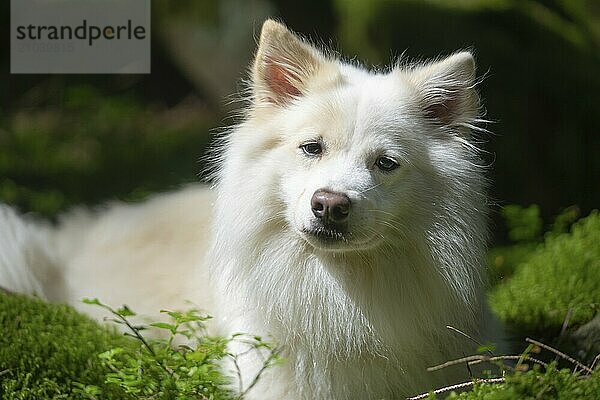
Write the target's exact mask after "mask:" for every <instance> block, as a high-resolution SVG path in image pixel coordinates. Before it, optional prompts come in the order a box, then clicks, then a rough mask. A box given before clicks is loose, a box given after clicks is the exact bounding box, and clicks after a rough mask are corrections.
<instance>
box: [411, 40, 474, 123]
mask: <svg viewBox="0 0 600 400" xmlns="http://www.w3.org/2000/svg"><path fill="white" fill-rule="evenodd" d="M411 80H412V82H413V83H414V85H415V87H416V88H417V91H418V92H419V93H420V95H421V102H422V104H421V106H422V109H423V112H424V114H425V117H426V118H429V119H431V120H433V121H434V122H436V123H438V124H441V125H450V126H465V125H470V124H471V123H472V122H473V120H474V119H475V118H476V117H477V114H478V110H479V97H478V95H477V92H476V91H475V89H474V85H475V60H474V59H473V55H472V54H471V53H469V52H466V51H465V52H460V53H456V54H453V55H451V56H449V57H447V58H445V59H443V60H442V61H438V62H435V63H432V64H428V65H424V66H420V67H418V68H416V69H414V70H413V71H412V72H411Z"/></svg>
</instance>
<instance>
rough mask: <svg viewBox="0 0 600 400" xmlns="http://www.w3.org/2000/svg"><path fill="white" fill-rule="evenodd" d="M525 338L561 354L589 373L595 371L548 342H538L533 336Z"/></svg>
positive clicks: (558, 354)
mask: <svg viewBox="0 0 600 400" xmlns="http://www.w3.org/2000/svg"><path fill="white" fill-rule="evenodd" d="M525 340H526V341H527V342H529V343H533V344H535V345H536V346H540V347H541V348H543V349H546V350H548V351H551V352H552V353H554V354H556V355H557V356H560V357H562V358H564V359H565V360H567V361H569V362H571V363H573V364H574V365H576V366H578V367H579V368H581V369H583V370H585V371H586V372H588V373H592V372H593V371H592V369H591V368H590V367H588V366H587V365H584V364H582V363H580V362H579V361H577V360H576V359H574V358H573V357H570V356H568V355H566V354H565V353H563V352H562V351H559V350H556V349H555V348H554V347H550V346H548V345H547V344H544V343H542V342H538V341H537V340H533V339H531V338H525Z"/></svg>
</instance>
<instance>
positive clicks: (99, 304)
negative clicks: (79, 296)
mask: <svg viewBox="0 0 600 400" xmlns="http://www.w3.org/2000/svg"><path fill="white" fill-rule="evenodd" d="M81 301H82V302H83V303H85V304H91V305H96V306H103V305H104V304H102V303H100V300H98V299H97V298H95V299H88V298H85V299H83V300H81Z"/></svg>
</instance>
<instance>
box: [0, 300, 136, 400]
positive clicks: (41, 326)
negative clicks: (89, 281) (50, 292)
mask: <svg viewBox="0 0 600 400" xmlns="http://www.w3.org/2000/svg"><path fill="white" fill-rule="evenodd" d="M0 326H1V327H2V335H0V374H1V376H0V397H1V398H2V399H15V400H16V399H59V398H91V397H90V396H91V395H92V393H93V392H94V387H97V388H98V389H99V390H102V398H103V399H127V398H129V396H127V395H125V394H124V393H123V392H122V391H121V390H115V389H114V388H112V387H109V386H108V385H106V384H105V383H104V380H105V375H106V369H105V367H104V366H103V365H102V364H101V362H100V359H99V358H98V354H99V353H101V352H104V351H107V350H108V349H110V348H113V347H115V346H121V347H128V346H132V345H133V344H134V342H133V341H132V340H129V339H128V338H126V337H124V336H122V335H120V334H118V333H116V332H115V331H114V330H109V329H106V328H104V327H101V326H100V325H98V324H97V323H95V322H94V321H92V320H90V319H88V318H87V317H85V316H83V315H81V314H79V313H77V312H76V311H75V310H74V309H72V308H71V307H68V306H65V305H55V304H46V303H44V302H42V301H39V300H37V299H32V298H28V297H24V296H20V295H13V294H5V293H0ZM86 385H91V386H92V387H89V388H87V389H86V388H84V386H86ZM86 390H87V391H88V394H87V395H86V394H85V391H86Z"/></svg>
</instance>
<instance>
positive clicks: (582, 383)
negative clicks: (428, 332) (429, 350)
mask: <svg viewBox="0 0 600 400" xmlns="http://www.w3.org/2000/svg"><path fill="white" fill-rule="evenodd" d="M526 341H527V342H529V345H528V346H527V348H526V349H525V350H524V351H523V352H522V353H521V354H518V355H500V356H494V355H493V354H492V355H484V354H478V355H473V356H468V357H463V358H461V359H458V360H453V361H448V362H446V363H444V364H442V365H439V366H435V367H432V368H430V370H438V369H442V368H446V367H449V366H453V365H459V364H466V365H467V366H468V368H469V371H471V368H472V366H474V365H475V364H482V363H488V364H491V365H494V366H496V367H497V369H498V371H499V372H498V373H497V374H496V376H494V375H493V374H492V372H491V371H490V370H484V374H485V375H486V377H484V378H477V377H474V376H473V377H472V379H471V380H470V381H467V382H462V383H457V384H455V385H451V386H447V387H443V388H439V389H436V390H434V391H431V392H429V393H424V394H421V395H417V396H413V397H410V398H409V399H408V400H421V399H429V400H435V399H442V398H446V399H462V400H537V399H547V400H554V399H556V400H559V399H564V400H570V399H578V400H596V399H597V398H598V393H600V368H598V367H597V364H598V361H599V360H600V355H598V356H597V357H596V358H595V360H594V362H592V364H591V365H584V364H582V363H580V362H579V361H577V360H575V359H573V358H572V357H570V356H568V355H567V354H564V353H562V352H561V351H559V350H557V349H555V348H553V347H551V346H548V345H546V344H544V343H541V342H539V341H537V340H533V339H529V338H528V339H526ZM542 350H545V351H547V352H550V353H552V355H553V356H556V357H557V358H559V359H561V360H562V361H564V362H567V363H568V365H569V367H570V368H560V367H559V366H558V363H557V361H556V360H555V361H552V362H544V361H541V360H540V359H539V358H538V357H540V356H538V355H537V353H540V352H541V351H542ZM465 390H468V391H465Z"/></svg>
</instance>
